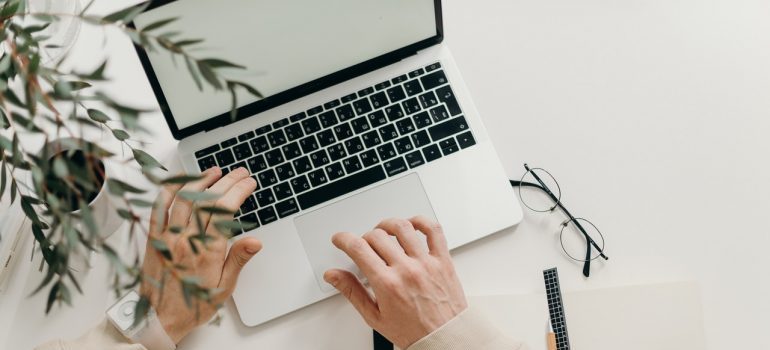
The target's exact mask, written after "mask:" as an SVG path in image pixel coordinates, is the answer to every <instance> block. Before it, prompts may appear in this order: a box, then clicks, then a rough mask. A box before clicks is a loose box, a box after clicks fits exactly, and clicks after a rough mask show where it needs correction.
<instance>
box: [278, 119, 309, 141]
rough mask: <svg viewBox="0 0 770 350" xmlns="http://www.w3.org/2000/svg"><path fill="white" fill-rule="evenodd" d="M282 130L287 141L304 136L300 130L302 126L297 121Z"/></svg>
mask: <svg viewBox="0 0 770 350" xmlns="http://www.w3.org/2000/svg"><path fill="white" fill-rule="evenodd" d="M283 130H284V131H285V132H286V138H287V139H289V141H294V140H296V139H298V138H300V137H302V136H305V133H303V132H302V126H301V125H299V123H295V124H291V125H289V126H287V127H286V128H284V129H283Z"/></svg>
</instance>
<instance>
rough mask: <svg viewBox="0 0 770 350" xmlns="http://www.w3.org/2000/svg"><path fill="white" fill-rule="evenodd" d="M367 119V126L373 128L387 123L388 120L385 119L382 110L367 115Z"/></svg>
mask: <svg viewBox="0 0 770 350" xmlns="http://www.w3.org/2000/svg"><path fill="white" fill-rule="evenodd" d="M367 118H369V124H371V125H372V127H373V128H378V127H380V126H382V125H385V124H386V123H387V122H388V119H387V118H386V117H385V112H383V111H382V110H377V111H374V112H372V113H369V115H368V116H367Z"/></svg>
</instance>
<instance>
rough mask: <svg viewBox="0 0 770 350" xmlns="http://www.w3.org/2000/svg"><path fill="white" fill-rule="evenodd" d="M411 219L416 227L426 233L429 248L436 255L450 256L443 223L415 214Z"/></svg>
mask: <svg viewBox="0 0 770 350" xmlns="http://www.w3.org/2000/svg"><path fill="white" fill-rule="evenodd" d="M409 221H410V222H411V223H412V225H413V226H414V228H416V229H417V230H419V231H420V232H422V233H423V234H425V237H426V238H427V241H428V250H429V251H430V254H431V255H434V256H449V248H447V243H446V237H445V236H444V229H443V228H441V224H439V223H438V222H435V221H433V220H431V219H428V218H426V217H424V216H415V217H413V218H411V219H409Z"/></svg>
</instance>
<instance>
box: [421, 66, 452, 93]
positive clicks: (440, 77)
mask: <svg viewBox="0 0 770 350" xmlns="http://www.w3.org/2000/svg"><path fill="white" fill-rule="evenodd" d="M420 81H421V82H422V86H423V87H424V88H425V90H430V89H433V88H435V87H438V86H441V85H444V84H446V83H447V79H446V75H444V71H441V70H440V71H436V72H433V73H430V74H428V75H426V76H424V77H422V78H420Z"/></svg>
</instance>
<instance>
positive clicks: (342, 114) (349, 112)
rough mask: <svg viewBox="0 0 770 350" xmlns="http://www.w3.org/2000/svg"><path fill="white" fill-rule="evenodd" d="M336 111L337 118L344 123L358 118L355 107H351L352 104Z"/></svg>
mask: <svg viewBox="0 0 770 350" xmlns="http://www.w3.org/2000/svg"><path fill="white" fill-rule="evenodd" d="M334 111H335V112H337V118H338V119H339V120H340V121H341V122H344V121H346V120H348V119H350V118H353V117H355V116H356V114H355V112H353V106H351V105H350V104H346V105H343V106H341V107H337V109H335V110H334Z"/></svg>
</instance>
